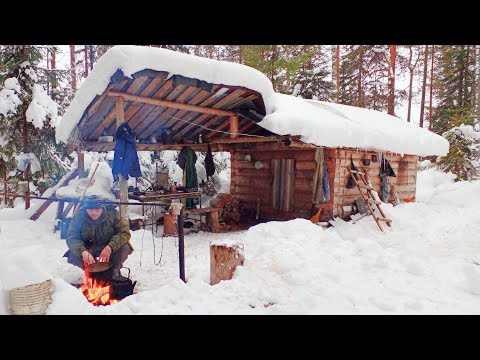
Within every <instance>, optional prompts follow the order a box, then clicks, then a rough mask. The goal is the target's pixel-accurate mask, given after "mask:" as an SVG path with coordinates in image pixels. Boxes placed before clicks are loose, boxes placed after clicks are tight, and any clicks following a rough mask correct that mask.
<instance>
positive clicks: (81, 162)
mask: <svg viewBox="0 0 480 360" xmlns="http://www.w3.org/2000/svg"><path fill="white" fill-rule="evenodd" d="M77 154H78V178H79V179H82V178H84V177H86V176H87V174H86V173H85V151H84V150H83V149H82V148H78V149H77Z"/></svg>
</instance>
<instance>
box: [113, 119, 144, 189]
mask: <svg viewBox="0 0 480 360" xmlns="http://www.w3.org/2000/svg"><path fill="white" fill-rule="evenodd" d="M115 138H116V140H117V143H116V144H115V148H114V155H113V165H112V175H113V179H114V180H115V181H118V174H121V175H122V176H123V178H124V179H125V180H128V175H130V176H133V177H140V176H142V171H141V170H140V163H139V161H138V154H137V144H136V143H135V133H134V132H133V130H132V128H131V127H130V126H129V125H128V124H127V123H123V124H122V125H120V126H119V127H118V129H117V132H116V134H115Z"/></svg>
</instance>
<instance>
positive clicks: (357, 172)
mask: <svg viewBox="0 0 480 360" xmlns="http://www.w3.org/2000/svg"><path fill="white" fill-rule="evenodd" d="M350 172H352V173H354V174H360V175H365V173H363V172H361V171H357V170H350Z"/></svg>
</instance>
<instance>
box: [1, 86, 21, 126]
mask: <svg viewBox="0 0 480 360" xmlns="http://www.w3.org/2000/svg"><path fill="white" fill-rule="evenodd" d="M20 92H21V90H20V84H19V83H18V80H17V79H16V78H8V79H6V80H5V82H4V87H3V89H1V90H0V115H3V116H5V117H7V116H8V115H9V114H12V113H13V114H14V113H16V109H17V106H18V105H20V104H21V103H22V101H21V100H20V98H19V97H18V95H19V94H20Z"/></svg>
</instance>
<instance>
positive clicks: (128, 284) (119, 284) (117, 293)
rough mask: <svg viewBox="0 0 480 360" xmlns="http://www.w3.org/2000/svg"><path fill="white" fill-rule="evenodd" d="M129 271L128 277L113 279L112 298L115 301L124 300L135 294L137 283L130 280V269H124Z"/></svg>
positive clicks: (111, 282) (111, 283)
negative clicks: (134, 289)
mask: <svg viewBox="0 0 480 360" xmlns="http://www.w3.org/2000/svg"><path fill="white" fill-rule="evenodd" d="M122 269H127V270H128V276H127V277H124V276H121V277H120V278H119V279H112V280H111V281H110V285H111V286H112V291H111V296H112V298H113V299H116V300H122V299H123V298H125V297H127V296H130V295H132V294H133V288H134V287H135V285H136V284H137V282H136V281H132V279H130V268H127V267H125V266H124V267H122Z"/></svg>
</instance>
